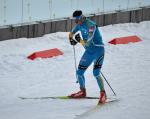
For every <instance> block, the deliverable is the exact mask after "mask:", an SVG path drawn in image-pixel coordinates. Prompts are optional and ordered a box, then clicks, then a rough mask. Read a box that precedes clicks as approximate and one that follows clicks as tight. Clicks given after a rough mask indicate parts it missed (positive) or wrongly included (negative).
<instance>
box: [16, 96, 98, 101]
mask: <svg viewBox="0 0 150 119" xmlns="http://www.w3.org/2000/svg"><path fill="white" fill-rule="evenodd" d="M19 98H20V99H22V100H27V99H33V100H36V99H39V100H43V99H99V98H98V97H90V96H88V97H84V98H70V97H68V96H49V97H19Z"/></svg>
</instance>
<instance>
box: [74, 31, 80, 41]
mask: <svg viewBox="0 0 150 119" xmlns="http://www.w3.org/2000/svg"><path fill="white" fill-rule="evenodd" d="M75 40H76V41H77V42H79V43H80V40H81V37H80V34H79V33H78V34H77V35H75Z"/></svg>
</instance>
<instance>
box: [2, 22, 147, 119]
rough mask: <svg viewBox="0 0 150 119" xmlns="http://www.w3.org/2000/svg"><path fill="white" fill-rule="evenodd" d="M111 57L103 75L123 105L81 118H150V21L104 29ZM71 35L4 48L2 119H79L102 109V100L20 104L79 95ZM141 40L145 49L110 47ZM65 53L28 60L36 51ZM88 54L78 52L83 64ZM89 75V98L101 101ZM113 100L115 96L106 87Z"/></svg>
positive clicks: (89, 73)
mask: <svg viewBox="0 0 150 119" xmlns="http://www.w3.org/2000/svg"><path fill="white" fill-rule="evenodd" d="M100 31H101V32H102V35H103V38H104V42H105V48H106V55H105V61H104V65H103V69H102V72H103V73H104V75H105V77H106V78H107V79H108V81H109V83H110V84H111V86H112V87H113V88H114V90H115V91H116V93H117V95H118V98H119V99H120V101H119V102H117V103H114V104H112V105H108V106H104V107H103V108H101V109H100V110H98V111H97V112H93V113H92V114H89V115H87V116H83V117H81V118H85V119H86V118H87V119H98V118H103V119H127V118H128V119H141V118H142V119H149V118H150V114H149V112H150V100H149V98H150V93H149V92H150V78H149V74H150V68H149V67H150V53H149V52H150V34H149V33H150V21H147V22H141V23H139V24H136V23H130V24H128V23H127V24H117V25H109V26H105V27H101V28H100ZM67 35H68V33H64V32H58V33H53V34H48V35H45V36H43V37H39V38H30V39H26V38H21V39H14V40H7V41H2V42H0V119H10V118H11V119H54V118H55V119H60V118H62V119H73V118H75V117H76V115H79V114H82V113H83V112H85V111H87V110H89V109H90V108H92V107H93V106H94V105H96V104H97V100H20V99H19V98H18V97H21V96H24V97H42V96H44V97H45V96H60V95H68V94H70V93H72V92H74V91H77V90H78V84H76V83H75V82H76V78H75V73H74V72H75V69H74V59H73V49H72V46H70V44H69V42H68V40H67ZM127 35H137V36H139V37H140V38H141V39H142V42H139V43H130V44H127V45H115V46H114V45H110V44H108V43H107V42H108V41H109V40H111V39H112V38H115V37H120V36H127ZM52 48H59V49H60V50H61V51H62V52H64V55H62V56H58V57H54V58H48V59H36V60H34V61H30V60H28V59H27V58H26V57H27V56H28V55H30V54H31V53H33V52H35V51H40V50H46V49H52ZM83 51H84V49H83V48H82V47H81V46H80V45H77V46H76V56H77V61H79V59H80V57H81V55H82V52H83ZM91 70H92V66H91V67H90V68H89V69H88V70H87V72H86V73H85V76H86V87H87V93H88V96H99V92H98V86H97V84H96V81H95V79H94V77H93V76H92V71H91ZM105 87H106V90H107V94H108V95H112V92H111V90H110V89H109V87H108V86H107V84H105ZM78 118H79V117H78Z"/></svg>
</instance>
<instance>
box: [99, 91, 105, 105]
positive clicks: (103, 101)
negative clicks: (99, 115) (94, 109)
mask: <svg viewBox="0 0 150 119" xmlns="http://www.w3.org/2000/svg"><path fill="white" fill-rule="evenodd" d="M106 99H107V96H106V92H105V91H104V90H103V91H101V92H100V98H99V101H98V104H104V103H105V102H106Z"/></svg>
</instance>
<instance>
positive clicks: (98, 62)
mask: <svg viewBox="0 0 150 119" xmlns="http://www.w3.org/2000/svg"><path fill="white" fill-rule="evenodd" d="M77 31H81V34H82V37H83V41H84V44H83V46H84V48H85V52H84V54H83V56H82V58H81V60H80V62H79V66H78V69H77V72H76V75H77V78H78V81H79V84H80V88H85V77H84V72H85V71H86V69H87V68H88V67H89V66H90V65H91V63H92V62H93V63H94V66H93V75H94V76H95V78H96V79H97V83H98V86H99V88H100V90H103V88H104V87H103V85H102V82H101V80H102V79H100V78H101V77H100V70H101V67H102V64H103V60H104V52H105V50H104V44H103V41H102V36H101V34H100V32H99V29H98V27H97V25H96V23H95V22H93V21H91V20H90V19H88V18H86V19H85V20H84V21H83V22H82V24H77V25H76V26H75V27H74V28H73V29H72V31H71V32H72V33H73V34H75V33H76V32H77Z"/></svg>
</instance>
